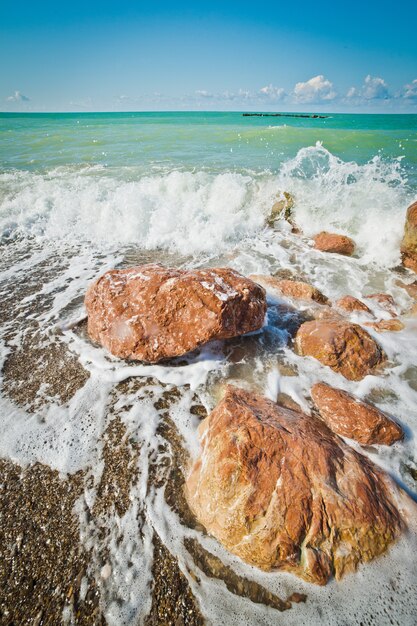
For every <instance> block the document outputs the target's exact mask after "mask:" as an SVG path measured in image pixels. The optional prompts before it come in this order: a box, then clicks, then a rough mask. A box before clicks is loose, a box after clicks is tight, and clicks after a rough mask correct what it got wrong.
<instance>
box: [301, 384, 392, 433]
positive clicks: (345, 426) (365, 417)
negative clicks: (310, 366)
mask: <svg viewBox="0 0 417 626" xmlns="http://www.w3.org/2000/svg"><path fill="white" fill-rule="evenodd" d="M311 397H312V399H313V402H314V404H315V405H316V407H317V409H318V411H319V413H320V415H321V417H322V418H323V419H324V421H325V422H326V424H327V425H328V426H329V428H331V430H332V431H333V432H335V433H337V434H338V435H342V436H344V437H349V438H350V439H355V440H356V441H358V442H359V443H362V444H367V445H372V444H385V445H391V444H393V443H394V442H395V441H398V440H400V439H402V437H403V435H404V433H403V430H402V428H401V426H400V425H399V424H397V423H396V422H394V421H393V420H392V419H390V418H389V417H388V415H385V413H383V412H382V411H380V410H379V409H377V408H376V407H375V406H373V405H372V404H369V403H368V402H362V401H360V400H358V399H357V398H355V397H354V396H352V395H351V394H350V393H347V392H346V391H343V390H342V389H335V388H334V387H330V385H326V384H325V383H316V384H315V385H313V387H312V388H311Z"/></svg>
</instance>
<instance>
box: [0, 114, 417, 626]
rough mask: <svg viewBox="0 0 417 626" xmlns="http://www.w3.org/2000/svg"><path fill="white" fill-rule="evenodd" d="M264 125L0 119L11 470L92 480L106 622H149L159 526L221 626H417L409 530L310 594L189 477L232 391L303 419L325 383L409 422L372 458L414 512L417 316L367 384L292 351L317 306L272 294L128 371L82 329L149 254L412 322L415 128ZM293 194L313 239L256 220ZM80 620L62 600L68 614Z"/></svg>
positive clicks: (93, 575)
mask: <svg viewBox="0 0 417 626" xmlns="http://www.w3.org/2000/svg"><path fill="white" fill-rule="evenodd" d="M271 119H272V118H242V117H241V116H240V115H239V114H178V115H176V114H165V115H160V114H158V115H150V114H143V115H139V114H137V115H128V114H114V115H113V114H112V115H108V114H99V115H95V114H94V115H55V116H48V115H45V116H32V115H29V116H2V117H1V125H2V126H1V129H2V136H3V137H6V142H2V144H1V145H2V148H1V155H2V164H3V167H2V169H1V172H0V185H1V188H0V194H1V195H0V233H1V236H2V239H1V248H0V249H1V260H0V267H1V274H0V293H1V297H2V303H3V306H2V311H1V319H0V322H1V341H2V344H1V346H2V363H3V369H2V394H1V398H0V408H1V411H0V419H1V425H2V433H3V436H2V438H1V440H0V457H2V458H4V459H10V460H12V461H13V462H15V463H17V464H18V465H20V466H26V465H27V464H31V463H34V462H40V463H42V464H44V465H45V466H48V467H50V468H52V469H56V470H58V471H59V473H60V476H61V477H62V479H63V480H64V479H65V477H66V476H68V475H71V476H72V475H75V474H76V472H80V471H81V472H83V474H82V476H83V478H82V480H83V490H82V493H81V494H80V495H79V497H78V499H77V502H76V504H75V506H74V515H75V516H76V519H77V520H78V523H79V534H80V544H81V545H82V546H83V547H84V549H85V550H91V553H90V554H91V557H90V566H89V572H88V580H90V579H91V580H94V581H95V584H96V585H97V588H98V589H99V592H100V610H101V612H102V614H103V615H104V616H105V618H106V620H107V622H108V623H109V624H115V625H116V624H117V625H118V624H136V623H138V622H141V621H144V620H145V616H146V615H147V614H148V613H149V611H150V609H151V605H152V588H151V585H152V579H154V578H155V571H154V569H153V562H154V557H153V555H154V537H155V533H156V534H157V536H158V537H159V540H160V541H161V542H162V544H163V545H164V546H166V548H167V549H168V551H169V552H170V553H171V554H172V555H173V556H174V558H175V559H176V560H177V562H178V566H179V569H180V571H181V572H182V574H183V576H185V579H186V581H188V585H189V587H190V589H191V591H192V593H193V594H194V596H195V598H196V600H197V603H198V605H199V607H200V610H201V613H202V614H203V616H204V618H205V619H206V620H207V621H208V622H209V623H212V624H217V623H219V620H220V619H221V620H222V621H223V622H225V623H226V624H230V625H232V624H247V623H251V624H272V623H274V624H275V623H281V622H284V621H285V623H286V624H297V625H299V624H322V623H326V624H327V623H328V624H338V625H339V624H347V623H349V624H360V623H362V624H390V623H394V624H395V623H398V624H402V625H403V624H413V623H415V615H416V613H417V606H416V605H415V594H414V593H413V591H412V590H413V585H414V586H415V584H416V581H417V570H416V564H415V559H414V554H415V548H416V535H415V530H414V531H412V532H410V533H409V535H407V536H406V537H404V538H403V539H402V540H401V541H399V542H398V544H397V545H396V546H394V547H393V548H392V549H391V550H390V551H389V552H388V553H387V554H386V555H384V556H383V557H381V558H378V559H376V560H375V561H374V562H373V563H371V564H366V565H363V566H361V568H360V569H359V571H358V572H357V573H356V574H352V575H349V576H347V577H346V578H345V579H344V580H342V581H341V582H339V583H336V582H335V581H331V582H330V583H329V584H328V585H327V586H326V587H325V588H317V587H315V586H312V585H309V584H307V583H305V582H303V581H300V580H299V579H297V578H296V577H294V576H292V575H289V574H283V573H271V574H265V573H262V572H260V571H258V570H256V569H254V568H252V567H249V566H247V565H245V564H243V563H242V562H241V561H240V560H239V559H237V558H235V557H233V556H231V555H230V554H228V553H227V552H226V551H225V550H223V549H222V548H221V546H219V545H218V544H217V542H216V541H215V540H213V539H212V538H210V537H208V536H206V535H205V534H204V533H203V532H202V529H201V528H199V527H198V525H196V524H195V520H193V518H192V515H191V514H190V512H189V511H187V508H186V505H185V503H184V502H183V498H182V495H181V486H182V480H183V479H182V478H181V476H182V473H183V472H184V471H186V467H187V463H188V462H189V459H190V458H192V457H194V456H195V455H196V454H197V453H198V445H199V444H198V438H197V426H198V423H199V421H200V420H201V418H202V417H203V416H204V415H205V414H206V412H207V411H208V410H210V409H211V408H212V407H213V406H214V405H215V404H216V402H217V401H218V399H219V398H220V397H221V393H222V388H223V386H224V383H225V382H226V381H231V382H234V383H235V384H237V385H243V386H246V387H248V388H252V389H254V390H257V391H259V392H261V393H264V394H265V395H267V396H268V397H270V398H272V399H276V398H277V396H278V394H279V393H280V394H285V397H286V398H287V401H288V398H290V399H291V400H292V401H293V402H296V403H297V404H298V405H300V406H301V407H302V408H303V409H305V410H306V411H310V409H311V405H310V398H309V389H310V387H311V385H312V384H313V383H314V382H316V381H319V380H324V381H326V382H329V383H330V384H333V385H335V386H338V387H342V388H344V389H346V390H348V391H351V392H352V393H355V395H357V396H359V397H366V398H370V399H372V400H373V401H374V402H375V403H376V404H377V406H379V407H380V408H382V409H383V410H385V411H386V412H388V413H389V414H391V415H392V416H394V417H395V418H396V419H397V420H398V421H399V422H400V423H401V424H402V425H403V427H404V429H405V431H406V434H407V437H406V439H405V441H404V442H400V443H397V444H394V445H393V446H392V447H391V448H388V449H385V448H383V447H377V446H376V447H369V448H367V449H366V450H363V451H364V453H365V454H367V455H368V456H369V457H370V458H371V459H372V460H373V461H374V462H375V463H377V464H379V465H381V466H382V467H384V468H385V469H387V470H388V471H389V472H390V473H391V475H392V476H393V477H394V478H395V480H397V482H398V483H399V484H400V485H402V486H403V487H404V488H405V489H406V490H407V491H408V492H409V494H410V495H411V496H412V497H413V498H414V499H416V497H417V496H416V493H417V484H416V476H417V453H416V447H415V433H416V430H417V359H416V356H415V355H416V354H417V321H416V318H412V317H404V318H402V319H403V321H404V323H405V326H406V327H405V329H404V330H403V331H401V332H399V333H379V334H378V333H376V332H374V331H371V334H373V335H374V336H375V337H376V338H377V339H378V341H379V342H380V343H381V345H382V347H383V348H384V350H385V351H386V353H387V355H388V357H389V363H388V366H387V367H386V368H385V369H384V370H383V371H382V372H381V373H380V374H379V375H375V376H367V377H366V378H365V379H364V380H363V381H361V382H359V383H352V382H348V381H346V380H345V379H344V378H342V377H341V376H340V375H338V374H335V373H333V372H332V371H331V370H329V369H328V368H325V367H322V366H321V365H320V364H319V363H318V362H316V361H313V360H312V359H308V358H301V357H298V356H297V355H295V353H294V352H293V350H292V344H291V338H292V336H293V334H294V332H295V329H296V328H297V325H298V324H299V323H300V322H301V321H302V319H303V318H304V316H306V315H308V313H309V312H308V310H303V308H304V309H307V307H303V306H300V304H299V303H298V304H297V309H298V310H297V311H294V309H292V308H291V307H290V306H289V303H288V302H284V301H282V300H277V299H276V298H275V297H274V296H273V294H270V295H269V308H268V317H267V321H266V324H265V326H264V328H263V329H262V330H261V332H259V333H255V334H253V335H250V336H246V337H242V338H238V339H235V340H230V341H227V342H215V343H213V344H210V345H208V346H206V347H204V348H202V349H201V350H199V351H196V353H193V354H191V355H188V356H187V358H183V359H177V360H175V361H173V362H168V363H164V364H163V365H153V366H149V365H144V364H137V363H126V362H121V361H120V360H118V359H115V358H112V357H110V356H109V355H108V354H106V352H105V351H104V350H102V349H100V348H98V347H95V346H93V345H92V344H91V343H90V342H89V340H88V337H87V335H86V332H85V322H83V318H84V317H85V311H84V308H83V296H84V293H85V290H86V288H87V286H88V284H89V283H90V282H91V281H92V280H93V279H94V278H95V277H96V276H98V275H99V274H101V273H102V272H104V271H105V270H107V269H109V268H111V267H120V266H126V265H133V264H139V263H144V262H151V261H152V262H153V261H159V262H162V263H165V264H167V265H174V266H180V267H204V266H216V265H230V266H231V267H233V268H235V269H237V270H239V271H241V272H242V273H244V274H251V273H258V274H259V273H263V274H274V273H279V274H280V275H286V276H287V275H290V276H295V277H300V278H302V279H305V280H307V281H309V282H311V283H312V284H314V285H315V286H316V287H318V288H319V289H320V290H322V291H323V292H324V293H325V294H326V295H327V296H328V297H329V298H331V299H332V300H336V299H337V298H339V297H341V296H343V295H345V294H347V293H349V294H352V295H354V296H357V297H360V298H362V299H365V301H366V296H367V295H369V294H371V293H374V292H376V291H385V292H387V293H390V294H391V295H392V296H393V297H394V299H395V301H396V303H397V307H398V313H399V314H405V313H406V311H407V310H408V309H409V308H410V306H411V305H412V303H413V300H412V299H411V297H410V296H409V295H408V294H407V292H406V291H405V290H404V289H403V288H401V287H400V286H399V285H398V281H399V280H402V281H405V282H411V281H412V280H413V278H412V276H411V274H408V273H407V272H405V271H403V270H401V268H398V264H399V261H400V255H399V242H400V239H401V236H402V231H403V225H404V216H405V209H406V207H407V205H408V204H409V203H410V202H411V201H412V200H413V199H415V197H416V194H417V186H416V178H415V176H416V174H415V166H416V156H415V155H416V151H415V148H414V147H410V146H415V145H416V144H415V142H416V141H417V132H416V128H417V126H416V123H417V116H342V115H337V116H333V117H331V118H329V119H327V120H305V119H302V120H298V119H296V120H293V119H290V118H289V119H288V120H285V125H282V126H280V127H271ZM279 119H280V121H283V120H282V119H281V118H279ZM316 142H321V143H316ZM413 142H414V143H413ZM280 191H288V192H290V193H292V194H293V196H294V199H295V209H294V220H295V222H296V223H297V225H298V226H299V227H300V228H301V230H302V234H301V235H296V234H293V233H292V232H291V228H290V226H289V224H287V223H286V222H285V221H280V222H278V223H277V224H276V225H275V228H269V227H267V226H266V225H265V223H266V218H267V216H268V212H269V210H270V208H271V206H272V204H273V202H274V198H275V196H276V194H277V193H278V192H280ZM323 229H328V230H332V231H336V232H343V233H346V234H349V235H350V236H352V237H353V238H354V239H355V241H356V243H357V252H356V255H355V257H353V258H345V257H339V256H336V255H325V254H322V253H320V252H317V251H315V250H313V249H312V247H311V240H310V237H311V235H313V234H314V233H316V232H317V231H318V230H323ZM366 302H367V304H368V305H369V306H370V308H371V309H372V310H373V311H374V313H375V314H376V315H377V316H378V317H380V318H384V317H385V318H386V317H387V316H388V315H387V313H386V312H385V311H383V310H382V309H380V308H379V307H378V305H377V304H376V303H375V301H372V300H368V301H366ZM352 319H353V320H355V321H358V322H359V323H364V322H365V321H367V320H368V319H369V318H367V316H366V315H362V317H354V316H353V317H352ZM115 424H116V425H117V429H119V430H120V432H121V433H122V434H120V441H119V440H118V439H117V437H116V436H115V437H116V439H115V441H116V442H117V445H116V444H115V445H116V448H117V450H119V449H120V450H123V454H122V452H118V453H117V454H120V455H122V456H121V457H120V458H124V459H127V460H126V467H129V468H130V470H129V471H127V470H123V473H124V475H125V476H127V477H128V478H126V480H125V481H122V479H121V475H120V472H119V474H118V473H117V471H115V474H114V476H113V474H112V470H111V462H110V461H109V455H108V449H109V446H108V445H107V444H106V442H108V441H112V439H111V436H112V435H111V434H109V433H112V432H113V431H112V428H116V426H115ZM109 438H110V439H109ZM106 445H107V447H106ZM123 446H125V447H123ZM123 455H124V456H123ZM117 458H119V457H117ZM121 467H125V465H123V463H121ZM109 476H110V477H111V476H113V478H112V479H110V478H109ZM111 480H113V481H115V485H116V487H114V485H113V487H112V488H111V489H110V487H109V486H108V484H110V482H111ZM106 485H107V487H106ZM106 489H107V491H106ZM103 493H105V494H107V496H106V497H104V496H103ZM112 494H113V495H112ZM114 494H116V495H114ZM117 494H119V499H118V496H117ZM121 502H123V505H122V504H121ZM195 541H197V542H198V544H199V545H201V546H202V549H204V550H206V551H207V552H209V553H210V554H211V555H214V557H218V559H220V561H221V563H223V566H224V567H223V566H222V565H221V564H220V565H219V563H218V562H216V563H215V565H213V564H212V566H211V569H210V568H209V567H208V565H207V563H206V561H205V560H204V559H203V557H202V556H201V553H199V554H197V555H196V553H195V550H193V549H192V546H193V545H195V544H193V542H195ZM190 546H191V548H190ZM236 576H237V577H240V578H238V579H236V578H234V577H236ZM86 577H87V574H86ZM242 579H246V581H249V583H248V582H242ZM86 580H87V578H86ZM239 580H240V582H239ZM251 582H252V583H253V585H252V586H251V585H250V583H251ZM82 584H85V585H86V584H87V583H86V582H85V583H80V589H81V587H82ZM259 586H261V587H262V588H263V590H261V589H260V587H259ZM237 589H240V590H241V589H243V595H242V593H240V594H239V593H237ZM294 592H296V593H301V594H306V596H307V599H306V602H305V603H294V602H293V604H292V607H291V608H290V609H288V610H286V611H285V613H281V612H280V611H279V610H278V608H276V607H277V606H279V602H278V600H275V601H273V602H272V605H271V601H270V602H269V603H268V601H267V598H269V599H270V597H271V594H272V595H273V596H274V597H275V598H278V599H280V601H281V600H282V601H285V600H286V599H287V598H289V597H290V596H291V594H293V593H294ZM268 593H269V595H268ZM274 602H275V608H273V607H274ZM74 614H75V613H74V607H73V606H72V605H71V603H68V605H67V606H66V608H65V611H64V617H65V619H66V620H67V621H68V623H71V619H75V618H74ZM190 623H197V622H190Z"/></svg>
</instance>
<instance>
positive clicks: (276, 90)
mask: <svg viewBox="0 0 417 626" xmlns="http://www.w3.org/2000/svg"><path fill="white" fill-rule="evenodd" d="M259 93H260V95H261V97H267V98H270V99H271V100H283V99H284V98H285V96H286V95H287V94H286V93H285V89H283V88H282V87H274V85H272V84H270V85H266V86H265V87H262V88H261V89H260V90H259Z"/></svg>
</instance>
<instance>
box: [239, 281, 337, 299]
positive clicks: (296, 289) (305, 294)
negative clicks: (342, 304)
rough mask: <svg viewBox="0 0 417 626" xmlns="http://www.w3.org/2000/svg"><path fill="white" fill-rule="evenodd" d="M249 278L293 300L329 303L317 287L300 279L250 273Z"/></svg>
mask: <svg viewBox="0 0 417 626" xmlns="http://www.w3.org/2000/svg"><path fill="white" fill-rule="evenodd" d="M249 278H251V279H252V280H254V281H255V282H256V283H258V284H259V285H262V287H265V289H266V290H267V291H268V290H271V291H275V292H278V293H279V294H282V295H283V296H286V297H289V298H293V299H294V300H313V301H314V302H318V303H319V304H328V303H329V299H328V298H327V297H326V296H325V295H324V294H322V293H321V291H319V289H317V287H314V286H313V285H310V284H309V283H306V282H304V281H302V280H280V279H278V278H275V277H274V276H266V275H264V274H251V275H250V276H249Z"/></svg>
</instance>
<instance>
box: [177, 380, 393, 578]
mask: <svg viewBox="0 0 417 626" xmlns="http://www.w3.org/2000/svg"><path fill="white" fill-rule="evenodd" d="M200 438H201V455H200V456H199V458H198V459H197V460H196V461H195V463H194V465H193V467H192V468H191V471H190V474H189V476H188V480H187V482H186V487H185V489H186V496H187V499H188V502H189V504H190V506H191V508H192V510H193V511H194V513H195V515H196V516H197V518H198V520H199V521H200V522H201V523H202V524H203V525H204V526H205V528H206V529H207V531H208V532H209V533H210V534H212V535H213V536H214V537H216V538H217V539H218V540H219V541H220V542H221V543H222V544H223V545H224V546H225V547H226V548H227V549H228V550H230V552H232V553H234V554H236V555H237V556H239V557H240V558H242V559H243V560H244V561H246V562H247V563H250V564H251V565H255V566H257V567H259V568H261V569H263V570H273V569H282V570H286V571H289V572H293V573H295V574H297V575H299V576H301V577H302V578H304V579H306V580H308V581H310V582H314V583H318V584H320V585H323V584H325V583H326V582H327V580H328V579H329V578H330V577H331V576H332V575H333V574H334V575H335V576H336V578H338V579H339V578H340V577H341V576H342V575H343V574H344V573H345V572H348V571H352V570H354V569H355V568H356V567H357V565H358V564H359V563H360V562H361V561H368V560H370V559H372V558H373V557H375V556H377V555H378V554H380V553H382V552H384V550H386V548H387V547H388V545H389V544H390V543H391V542H392V540H393V539H394V538H395V537H396V536H397V535H398V534H399V532H400V530H401V528H402V526H403V523H402V521H401V517H400V514H399V512H398V509H397V506H396V504H395V503H394V501H393V498H394V497H395V496H394V495H390V494H394V493H395V487H394V485H393V484H392V482H391V480H390V478H389V477H388V476H387V475H385V474H384V473H383V472H382V471H381V470H379V469H378V468H377V467H375V466H374V465H373V464H372V463H371V462H370V461H369V460H368V459H367V458H365V457H364V456H362V455H360V454H358V453H357V452H356V451H354V450H353V449H352V448H351V447H350V446H348V445H347V444H345V443H344V442H343V440H342V439H341V438H339V437H338V436H337V435H335V434H334V433H333V432H332V431H331V430H330V429H329V428H328V427H327V426H326V424H325V423H324V422H322V421H321V420H320V419H318V418H316V417H311V416H308V415H305V414H303V413H301V412H298V411H293V410H290V409H287V408H283V407H281V406H279V405H277V404H275V403H273V402H271V401H269V400H266V399H265V398H263V397H261V396H259V395H255V394H253V393H249V392H247V391H244V390H242V389H237V388H235V387H232V386H229V387H228V388H227V390H226V395H225V397H224V399H223V400H222V401H221V402H220V404H218V406H217V407H216V408H215V409H214V410H213V411H212V413H211V414H210V415H209V416H208V417H207V418H206V419H205V420H204V421H203V422H202V423H201V425H200Z"/></svg>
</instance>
